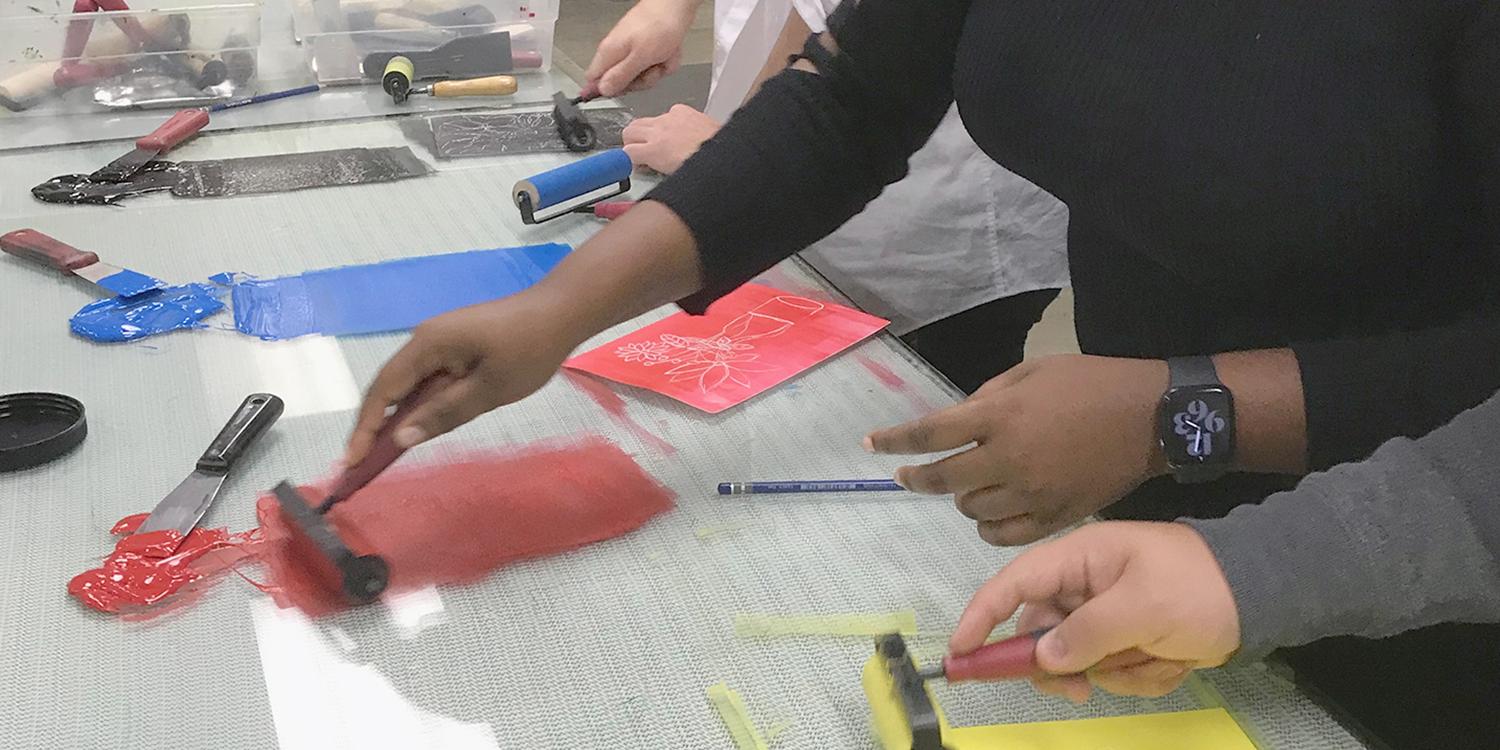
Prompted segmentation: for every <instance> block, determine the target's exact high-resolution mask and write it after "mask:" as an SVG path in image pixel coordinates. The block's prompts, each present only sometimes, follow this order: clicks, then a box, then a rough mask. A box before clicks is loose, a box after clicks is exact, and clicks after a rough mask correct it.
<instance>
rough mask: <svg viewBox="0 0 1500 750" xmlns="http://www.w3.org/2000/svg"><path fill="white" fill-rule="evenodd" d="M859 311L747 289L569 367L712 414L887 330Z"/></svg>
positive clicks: (657, 324) (571, 361)
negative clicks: (668, 397)
mask: <svg viewBox="0 0 1500 750" xmlns="http://www.w3.org/2000/svg"><path fill="white" fill-rule="evenodd" d="M887 322H888V321H886V320H883V319H881V318H877V317H875V316H873V315H866V314H865V313H862V312H860V311H858V310H855V309H853V308H849V307H845V306H843V305H837V304H834V303H832V302H822V301H819V300H815V299H811V298H809V297H802V296H798V295H794V294H788V293H785V292H781V291H778V290H776V289H773V288H771V287H768V286H762V285H760V284H745V285H744V286H741V287H740V288H739V289H736V290H734V291H733V292H730V293H729V294H727V295H725V296H723V297H721V298H719V300H718V301H716V302H714V303H713V304H712V305H709V307H708V310H707V311H706V312H705V314H703V315H688V314H687V313H678V314H676V315H672V316H670V317H667V318H663V319H661V320H658V321H656V322H655V323H652V324H651V325H648V326H646V327H645V328H641V329H640V330H637V331H635V332H633V333H629V334H626V335H624V336H621V337H620V338H617V339H615V340H614V341H611V342H609V343H607V344H605V345H603V346H601V347H599V348H597V349H593V350H591V351H587V352H584V353H583V354H580V355H578V356H575V357H573V358H571V359H569V360H568V361H566V362H564V363H563V365H564V366H565V367H570V368H572V369H575V370H582V371H584V372H589V373H592V374H594V375H598V376H600V377H605V378H609V379H610V380H613V381H616V382H619V383H625V384H626V385H633V386H637V387H639V388H646V389H649V390H652V391H656V392H657V393H660V394H663V395H666V396H670V397H672V398H675V399H677V400H678V401H681V402H683V403H685V404H688V405H690V406H694V407H697V408H699V409H702V410H703V411H706V412H708V413H710V414H717V413H719V412H721V411H724V410H725V409H728V408H730V407H732V406H735V405H736V404H740V403H743V402H744V401H747V400H749V399H750V398H753V397H754V396H756V395H758V394H760V393H763V392H765V391H767V390H769V389H771V388H774V387H776V386H778V385H780V384H782V383H784V382H786V381H787V380H790V379H791V378H793V377H796V376H797V375H799V374H801V373H802V372H803V371H805V370H807V369H809V368H811V367H812V366H814V365H816V364H818V363H819V362H822V361H824V360H826V359H828V358H830V357H832V356H834V355H836V354H838V353H839V352H842V351H844V350H845V349H847V348H849V347H850V346H853V345H854V344H855V342H858V341H860V340H862V339H864V338H866V337H867V336H870V335H871V334H873V333H875V332H876V331H879V330H880V329H882V328H884V327H885V326H886V324H887Z"/></svg>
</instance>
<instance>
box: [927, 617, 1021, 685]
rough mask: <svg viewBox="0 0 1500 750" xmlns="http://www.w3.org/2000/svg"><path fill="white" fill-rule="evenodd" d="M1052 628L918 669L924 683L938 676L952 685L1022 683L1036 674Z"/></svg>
mask: <svg viewBox="0 0 1500 750" xmlns="http://www.w3.org/2000/svg"><path fill="white" fill-rule="evenodd" d="M1048 630H1051V628H1042V629H1040V630H1033V631H1031V632H1030V633H1023V634H1021V635H1017V636H1013V637H1010V638H1006V639H1005V640H1003V641H995V642H994V643H989V644H985V645H983V646H980V647H979V648H977V649H975V650H973V651H971V652H969V653H967V654H964V655H962V656H945V657H943V662H942V664H940V665H935V666H932V667H928V668H926V669H922V670H918V671H917V676H918V677H921V678H922V679H924V680H931V679H934V678H937V677H942V678H945V679H947V680H948V681H949V682H971V681H988V680H1022V679H1026V678H1027V677H1030V676H1031V675H1032V674H1035V673H1036V671H1037V666H1036V642H1037V641H1038V640H1040V639H1041V637H1042V635H1043V634H1045V633H1046V632H1047V631H1048Z"/></svg>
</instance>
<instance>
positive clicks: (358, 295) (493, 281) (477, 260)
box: [231, 244, 572, 340]
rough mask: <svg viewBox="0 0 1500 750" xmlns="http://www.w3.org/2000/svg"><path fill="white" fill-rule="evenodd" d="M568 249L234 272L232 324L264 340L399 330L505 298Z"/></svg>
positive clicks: (524, 249) (549, 247)
mask: <svg viewBox="0 0 1500 750" xmlns="http://www.w3.org/2000/svg"><path fill="white" fill-rule="evenodd" d="M571 251H572V248H571V247H569V246H567V245H558V244H549V245H528V246H525V247H511V248H500V249H496V250H471V251H469V252H464V253H448V254H445V255H427V256H420V257H416V258H402V259H400V260H392V261H386V262H384V263H372V264H369V265H363V266H344V267H341V268H328V269H324V270H321V271H309V272H307V273H304V274H301V275H300V276H284V277H282V278H279V279H249V278H237V279H236V280H235V284H234V286H233V291H232V292H231V294H232V299H233V301H234V326H235V328H238V329H239V330H240V332H241V333H247V334H250V335H251V336H259V337H260V338H262V339H266V340H277V339H289V338H293V337H296V336H303V335H306V334H310V333H321V334H324V335H328V336H348V335H357V334H365V333H384V332H387V331H404V330H407V329H409V328H413V327H415V326H416V325H417V324H419V323H421V322H422V321H424V320H427V319H428V318H431V317H434V316H436V315H441V314H443V313H445V312H448V311H450V310H456V309H458V308H460V307H466V306H468V305H474V304H478V303H480V302H488V301H490V300H494V299H499V298H501V297H506V296H509V295H511V294H515V293H516V292H519V291H521V290H522V289H525V288H527V287H529V286H531V285H532V284H535V283H536V282H537V281H539V280H540V279H541V278H542V276H544V275H546V274H547V272H548V271H551V270H552V268H553V267H554V266H556V265H557V264H558V263H559V262H561V261H562V259H563V258H564V257H565V256H567V254H568V253H569V252H571Z"/></svg>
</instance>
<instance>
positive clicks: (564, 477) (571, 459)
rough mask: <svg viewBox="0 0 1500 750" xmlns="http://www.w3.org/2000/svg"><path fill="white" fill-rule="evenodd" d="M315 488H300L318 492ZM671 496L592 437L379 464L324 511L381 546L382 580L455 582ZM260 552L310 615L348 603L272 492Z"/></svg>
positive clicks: (287, 601) (560, 548)
mask: <svg viewBox="0 0 1500 750" xmlns="http://www.w3.org/2000/svg"><path fill="white" fill-rule="evenodd" d="M324 492H325V489H323V488H303V493H304V495H305V496H306V497H307V499H308V501H309V502H318V501H319V500H320V499H321V498H322V497H323V495H324ZM672 507H673V501H672V495H671V493H670V492H669V491H668V490H667V489H666V488H664V487H662V486H661V485H660V484H658V483H657V482H656V480H654V479H652V478H651V477H650V476H649V475H647V474H646V473H645V472H643V471H642V470H641V468H640V467H639V466H637V465H636V463H635V461H633V460H632V459H631V458H630V456H628V455H626V454H625V453H624V452H623V451H621V450H620V449H619V448H617V447H615V446H614V445H612V444H610V443H609V442H607V441H605V440H603V439H602V438H597V437H593V438H588V439H586V440H585V441H584V442H583V443H581V444H575V445H566V446H562V445H558V446H550V447H535V448H530V449H527V450H524V451H522V452H520V453H509V454H499V455H478V456H473V457H469V458H467V459H462V460H459V461H457V462H454V463H450V464H445V465H440V466H438V465H430V466H421V467H416V468H408V469H402V468H401V467H397V468H396V469H395V470H393V471H390V472H387V473H386V474H385V475H384V476H382V477H380V478H379V479H377V480H375V482H373V483H371V484H370V486H369V487H367V488H365V489H364V490H361V491H360V492H359V493H358V494H356V495H354V497H352V498H350V499H349V500H348V501H347V502H344V503H340V504H339V505H336V506H334V508H333V509H332V510H330V511H329V513H328V519H329V521H330V523H332V524H333V526H334V527H335V529H337V531H338V533H339V535H340V537H342V538H343V539H344V541H345V543H346V544H348V545H349V546H350V548H352V549H353V550H355V551H356V552H357V553H360V554H368V553H374V554H379V555H380V556H381V557H384V558H385V560H386V562H387V563H389V564H390V567H391V584H390V589H391V591H404V590H410V589H416V588H421V587H423V586H426V585H429V584H434V583H438V584H443V583H464V582H470V581H475V580H478V579H480V578H483V577H484V576H485V575H487V574H488V573H490V572H491V571H493V570H495V569H496V568H499V567H501V566H502V565H504V564H506V563H509V562H512V561H515V560H520V559H523V558H529V557H538V556H542V555H550V554H556V553H559V552H564V551H567V550H570V549H574V548H576V547H581V546H583V545H586V544H590V543H593V542H598V541H602V540H605V539H610V538H612V537H616V536H620V535H621V534H624V533H626V532H628V531H632V530H634V529H636V528H638V527H640V526H641V525H643V524H645V523H646V522H647V521H649V520H650V519H651V518H653V517H654V516H656V515H657V514H659V513H663V512H665V511H667V510H670V509H671V508H672ZM256 511H257V515H258V516H259V518H260V523H261V528H262V530H263V531H264V532H265V541H264V542H263V543H262V545H261V546H260V554H259V557H260V559H261V561H262V562H263V563H264V564H265V565H266V571H267V575H268V576H269V578H270V583H271V586H270V589H271V591H270V593H271V594H272V596H273V597H274V598H275V599H276V601H277V603H278V604H280V605H281V606H296V607H298V608H300V609H302V610H303V611H305V612H307V613H308V614H310V615H314V616H317V615H324V614H329V613H332V612H336V611H339V610H341V609H344V608H345V607H347V604H346V603H345V602H344V600H343V599H342V597H341V596H340V595H339V594H338V593H337V592H336V591H334V590H332V589H331V588H330V587H329V585H328V584H327V583H326V579H324V578H323V577H322V576H319V575H318V568H319V562H318V561H317V560H309V559H307V558H306V556H305V555H304V554H302V553H301V552H300V547H299V545H296V544H294V537H293V536H292V533H293V532H292V530H291V528H290V527H289V526H288V524H287V522H286V520H285V519H284V518H283V517H282V515H281V511H280V510H279V508H278V506H277V504H276V500H275V499H274V498H272V497H269V496H268V497H262V498H261V499H260V501H259V503H257V505H256Z"/></svg>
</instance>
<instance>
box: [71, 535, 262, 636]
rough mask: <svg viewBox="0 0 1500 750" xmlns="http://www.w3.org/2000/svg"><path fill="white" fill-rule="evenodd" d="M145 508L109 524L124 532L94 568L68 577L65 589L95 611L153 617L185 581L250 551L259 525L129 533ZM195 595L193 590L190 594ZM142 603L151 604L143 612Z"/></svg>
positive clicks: (231, 562)
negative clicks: (248, 528)
mask: <svg viewBox="0 0 1500 750" xmlns="http://www.w3.org/2000/svg"><path fill="white" fill-rule="evenodd" d="M148 515H149V514H147V513H137V514H135V515H130V516H126V517H125V518H123V519H121V520H120V522H119V523H116V524H115V525H114V528H112V529H110V533H112V534H115V535H117V536H118V535H125V536H123V537H122V538H121V539H120V541H119V542H117V543H116V544H115V549H114V552H112V553H110V554H109V556H107V557H105V558H104V562H103V563H101V564H100V566H99V567H97V568H94V569H92V570H86V571H84V572H82V573H79V574H78V575H76V576H74V577H73V580H71V581H68V593H69V594H72V595H73V597H74V598H76V599H78V601H80V602H83V603H84V604H85V605H87V606H89V607H92V608H94V609H97V610H99V611H100V612H110V613H115V614H126V615H132V616H155V615H157V614H161V613H163V612H165V611H167V610H166V609H164V608H159V607H156V605H160V604H163V603H165V602H167V601H168V600H169V599H174V598H177V597H178V596H179V595H181V594H183V593H184V592H185V591H186V590H187V589H188V587H189V586H190V585H192V584H194V583H196V582H198V581H203V580H206V579H209V578H213V577H216V576H217V575H218V574H220V573H222V572H224V571H226V570H228V569H230V568H232V567H233V566H234V565H235V564H236V563H238V562H239V561H240V560H243V559H244V558H245V557H247V556H249V555H250V554H251V551H252V549H253V547H254V545H255V544H256V543H257V542H258V541H259V538H260V535H259V530H251V531H247V532H245V533H243V534H231V533H229V531H228V530H226V529H193V530H192V531H190V532H188V534H187V536H185V537H184V536H182V535H181V534H179V533H177V532H176V531H153V532H149V533H146V534H134V533H133V532H134V531H135V530H136V529H138V528H140V526H141V523H142V522H144V521H145V520H146V517H147V516H148ZM193 596H196V594H193ZM148 608H154V609H152V610H151V611H150V612H147V609H148Z"/></svg>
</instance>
